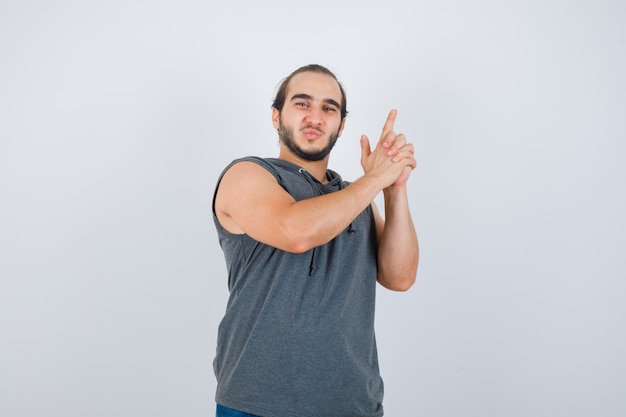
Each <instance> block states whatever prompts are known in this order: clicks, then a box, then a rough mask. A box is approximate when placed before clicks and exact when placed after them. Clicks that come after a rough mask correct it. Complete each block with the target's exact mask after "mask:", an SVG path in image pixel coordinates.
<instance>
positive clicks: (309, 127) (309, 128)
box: [300, 125, 324, 133]
mask: <svg viewBox="0 0 626 417" xmlns="http://www.w3.org/2000/svg"><path fill="white" fill-rule="evenodd" d="M300 130H301V131H305V130H317V131H318V132H319V133H324V132H323V131H322V129H320V128H319V127H317V126H313V125H307V126H305V127H303V128H302V129H300Z"/></svg>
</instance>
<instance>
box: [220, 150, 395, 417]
mask: <svg viewBox="0 0 626 417" xmlns="http://www.w3.org/2000/svg"><path fill="white" fill-rule="evenodd" d="M241 161H250V162H254V163H257V164H259V165H260V166H262V167H263V168H265V169H267V170H268V171H269V172H270V173H271V174H272V175H273V176H274V178H276V181H278V183H279V184H280V185H281V186H282V187H283V188H284V189H285V190H286V191H287V192H288V193H289V194H290V195H291V196H293V198H294V199H295V200H296V201H299V200H302V199H306V198H311V197H315V196H319V195H322V194H326V193H331V192H335V191H339V190H341V189H342V188H344V187H347V186H349V183H347V182H345V181H343V180H342V179H341V177H340V176H339V175H338V174H337V173H335V172H333V171H331V170H328V171H327V179H328V181H329V182H328V183H327V184H322V183H320V182H319V181H318V180H317V179H315V178H314V177H313V176H311V175H310V174H309V173H308V172H306V171H305V170H304V169H302V168H300V167H298V166H296V165H294V164H292V163H289V162H286V161H283V160H279V159H274V158H267V159H262V158H257V157H247V158H242V159H238V160H235V161H233V162H232V163H231V164H230V165H228V166H227V167H226V169H224V171H223V172H222V174H221V175H220V178H219V179H218V183H217V186H216V189H215V192H217V189H218V187H219V182H220V181H221V179H222V177H223V175H224V173H225V172H226V171H227V170H228V169H229V168H230V167H231V166H232V165H234V164H236V163H238V162H241ZM214 205H215V196H214V199H213V219H214V222H215V226H216V229H217V233H218V237H219V243H220V246H221V247H222V250H223V251H224V257H225V260H226V267H227V271H228V288H229V291H230V296H229V299H228V304H227V307H226V312H225V315H224V317H223V319H222V321H221V323H220V325H219V329H218V340H217V352H216V356H215V359H214V361H213V368H214V371H215V375H216V377H217V392H216V397H215V398H216V402H217V403H218V404H221V405H223V406H226V407H229V408H233V409H236V410H239V411H243V412H246V413H251V414H256V415H260V416H263V417H342V416H346V417H348V416H351V417H357V416H363V417H379V416H382V415H383V408H382V398H383V381H382V379H381V377H380V374H379V368H378V355H377V351H376V340H375V334H374V306H375V295H376V272H377V271H376V252H377V240H376V228H375V224H374V216H373V212H372V208H371V206H369V207H368V208H367V209H366V210H364V211H363V212H362V213H360V214H359V215H358V216H357V217H356V218H355V219H354V221H353V222H352V224H351V225H350V226H349V227H348V228H346V230H344V231H342V232H341V233H340V234H339V235H338V236H337V237H335V238H334V239H333V240H332V241H330V242H329V243H327V244H325V245H323V246H319V247H316V248H313V249H311V250H309V251H308V252H305V253H301V254H295V253H289V252H286V251H283V250H280V249H277V248H274V247H271V246H268V245H266V244H263V243H261V242H258V241H256V240H254V239H252V238H251V237H249V236H248V235H246V234H232V233H229V232H228V231H227V230H226V229H224V228H223V227H222V226H221V224H220V223H219V221H218V219H217V217H216V216H215V206H214Z"/></svg>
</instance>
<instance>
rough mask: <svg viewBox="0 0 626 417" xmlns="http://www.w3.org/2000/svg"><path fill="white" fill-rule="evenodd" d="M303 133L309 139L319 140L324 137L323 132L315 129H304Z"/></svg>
mask: <svg viewBox="0 0 626 417" xmlns="http://www.w3.org/2000/svg"><path fill="white" fill-rule="evenodd" d="M302 133H304V136H305V137H306V138H307V139H317V138H319V137H320V136H322V131H321V130H319V129H316V128H314V127H309V128H305V129H302Z"/></svg>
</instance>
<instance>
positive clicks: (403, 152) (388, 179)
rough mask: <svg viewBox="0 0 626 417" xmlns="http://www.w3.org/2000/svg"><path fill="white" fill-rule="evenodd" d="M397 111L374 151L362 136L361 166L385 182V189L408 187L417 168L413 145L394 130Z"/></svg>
mask: <svg viewBox="0 0 626 417" xmlns="http://www.w3.org/2000/svg"><path fill="white" fill-rule="evenodd" d="M397 114H398V111H397V110H395V109H394V110H391V111H390V112H389V116H387V120H386V121H385V125H384V126H383V131H382V133H381V135H380V139H379V141H378V143H377V144H376V147H375V148H374V150H373V151H372V150H371V147H370V142H369V139H368V137H367V136H366V135H362V136H361V166H362V167H363V172H364V173H365V174H366V175H368V174H371V175H376V176H378V177H379V178H381V180H382V181H383V182H384V186H383V188H387V187H389V186H403V185H406V182H407V180H408V179H409V176H410V175H411V170H413V169H414V168H415V167H416V166H417V162H416V160H415V158H414V149H413V144H411V143H407V141H406V137H405V136H404V134H402V133H400V134H396V133H395V132H394V130H393V127H394V123H395V121H396V116H397Z"/></svg>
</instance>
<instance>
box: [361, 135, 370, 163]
mask: <svg viewBox="0 0 626 417" xmlns="http://www.w3.org/2000/svg"><path fill="white" fill-rule="evenodd" d="M371 153H372V148H371V147H370V140H369V139H368V138H367V136H365V135H361V165H364V164H365V160H366V159H367V157H368V156H370V154H371Z"/></svg>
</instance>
